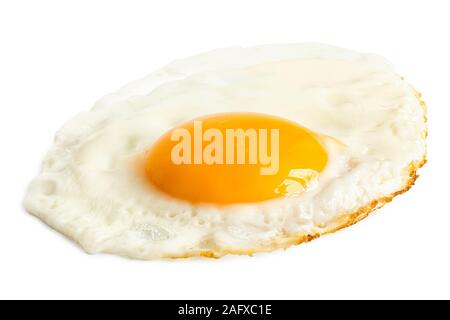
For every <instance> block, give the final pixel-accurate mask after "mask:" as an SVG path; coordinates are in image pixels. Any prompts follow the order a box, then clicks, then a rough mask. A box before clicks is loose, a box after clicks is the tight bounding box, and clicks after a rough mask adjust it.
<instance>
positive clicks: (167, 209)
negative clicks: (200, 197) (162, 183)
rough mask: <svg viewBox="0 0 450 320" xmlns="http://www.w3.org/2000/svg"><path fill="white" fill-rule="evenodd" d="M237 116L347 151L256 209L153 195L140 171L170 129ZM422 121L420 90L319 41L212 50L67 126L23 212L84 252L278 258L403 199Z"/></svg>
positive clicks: (369, 59)
mask: <svg viewBox="0 0 450 320" xmlns="http://www.w3.org/2000/svg"><path fill="white" fill-rule="evenodd" d="M231 111H233V112H235V111H246V112H260V113H267V114H273V115H276V116H280V117H283V118H286V119H289V120H292V121H296V122H298V123H300V124H301V125H303V126H305V127H307V128H309V129H310V130H313V131H315V132H317V133H319V134H322V135H326V136H329V137H332V138H334V139H336V140H337V141H339V142H340V143H332V142H330V143H329V144H328V145H327V150H328V152H329V154H330V165H329V166H328V168H327V169H326V171H325V172H324V174H323V175H322V177H321V179H320V181H319V184H318V186H317V188H314V189H313V190H311V191H308V192H306V193H305V194H302V195H301V196H296V197H290V198H285V199H277V200H272V201H267V202H261V203H256V204H241V205H233V206H226V207H219V206H213V205H208V206H206V205H192V204H189V203H186V202H183V201H178V200H176V199H172V198H170V197H167V196H165V195H162V194H161V193H160V192H158V191H157V190H153V189H151V188H149V187H148V184H146V183H144V181H142V177H140V176H139V175H138V174H137V173H136V170H134V167H133V165H132V163H133V160H134V159H135V158H136V157H138V156H139V155H142V154H143V153H145V151H146V150H148V148H150V147H151V145H152V142H154V141H155V140H156V139H157V138H158V137H159V136H161V135H162V133H164V132H166V131H167V130H168V129H170V128H172V127H174V126H176V125H177V124H179V123H181V122H184V121H186V120H190V119H193V118H195V117H198V116H202V115H205V114H212V113H221V112H231ZM424 112H425V111H424V109H423V108H422V106H421V102H420V100H419V99H418V98H417V94H416V92H415V90H414V89H413V88H412V87H411V86H410V85H409V84H407V83H406V82H405V81H404V80H403V79H402V78H401V77H400V76H398V75H397V74H396V73H395V72H394V71H393V68H392V67H391V66H390V64H389V63H387V62H386V61H385V60H384V59H383V58H380V57H378V56H375V55H368V54H360V53H356V52H353V51H349V50H345V49H340V48H335V47H331V46H326V45H319V44H300V45H274V46H260V47H253V48H231V49H221V50H216V51H213V52H209V53H205V54H201V55H198V56H194V57H191V58H187V59H184V60H179V61H176V62H174V63H171V64H169V65H168V66H166V67H164V68H163V69H161V70H159V71H156V72H154V73H152V74H150V75H149V76H148V77H146V78H144V79H141V80H138V81H135V82H133V83H131V84H129V85H127V86H125V87H124V88H122V89H120V90H119V91H117V92H116V93H113V94H110V95H108V96H106V97H104V98H102V99H101V100H100V101H98V102H97V103H96V105H95V106H94V108H93V109H92V110H91V111H89V112H84V113H82V114H80V115H78V116H77V117H75V118H74V119H72V120H71V121H70V122H69V123H67V124H66V125H65V126H64V127H63V128H62V129H61V130H60V131H59V132H58V133H57V135H56V139H55V144H54V146H53V147H52V149H51V150H50V151H49V153H48V155H47V156H46V158H45V160H44V163H43V168H42V172H41V173H40V174H39V176H38V177H37V178H36V179H35V180H34V181H33V182H32V184H31V185H30V188H29V191H28V193H27V196H26V199H25V207H26V209H27V210H28V211H29V212H30V213H32V214H34V215H36V216H37V217H39V218H41V219H42V220H43V221H45V222H46V223H47V224H49V225H50V226H52V227H53V228H55V229H57V230H59V231H60V232H62V233H64V234H66V235H67V236H69V237H71V238H72V239H74V240H75V241H76V242H78V243H79V244H80V245H81V246H82V247H83V248H84V249H85V250H86V251H87V252H90V253H95V252H108V253H114V254H118V255H123V256H128V257H132V258H140V259H154V258H162V257H171V258H173V257H189V256H196V255H203V256H214V257H220V256H223V255H225V254H228V253H237V254H240V253H243V254H251V253H254V252H260V251H271V250H273V249H276V248H280V247H287V246H289V245H292V244H294V243H300V242H303V241H308V240H310V239H312V238H314V237H316V236H318V235H320V234H323V233H326V232H329V231H332V230H335V229H338V228H341V227H343V226H346V225H348V224H350V223H352V221H351V217H356V216H355V214H356V213H358V212H360V211H361V210H362V208H369V211H370V210H371V209H373V208H375V207H376V206H377V201H378V200H379V199H387V198H389V197H392V195H395V194H396V193H397V192H399V191H402V190H404V189H405V188H406V187H407V186H408V184H409V183H410V182H411V166H414V165H416V166H418V165H419V164H420V163H421V162H422V161H423V159H424V155H425V135H426V127H425V122H424V116H425V114H424ZM330 141H332V140H330ZM343 145H344V146H345V147H343ZM364 210H366V211H367V209H364Z"/></svg>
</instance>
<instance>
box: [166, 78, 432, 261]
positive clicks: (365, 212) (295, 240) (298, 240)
mask: <svg viewBox="0 0 450 320" xmlns="http://www.w3.org/2000/svg"><path fill="white" fill-rule="evenodd" d="M402 79H403V78H402ZM415 93H416V97H417V99H418V100H419V102H420V106H421V107H422V109H423V111H424V122H425V129H424V131H423V132H422V138H423V139H424V140H425V139H426V138H427V136H428V128H427V106H426V105H425V102H424V101H423V100H422V94H421V93H420V92H419V91H417V90H415ZM425 163H427V158H426V150H425V153H424V155H423V158H422V160H420V161H413V162H411V163H410V164H409V168H408V170H409V178H408V180H407V181H406V183H405V185H404V186H403V188H402V189H400V190H399V191H396V192H394V193H392V194H390V195H388V196H384V197H381V198H379V199H376V200H373V201H372V202H370V203H369V204H367V205H365V206H363V207H361V208H360V209H358V210H356V211H353V212H349V213H346V214H343V215H341V217H340V218H338V219H337V221H335V222H333V226H332V227H331V228H329V229H325V230H323V231H322V232H317V233H314V234H302V235H301V236H288V237H286V238H285V239H283V240H281V241H277V242H274V243H272V244H271V245H266V246H261V247H257V248H254V249H245V250H241V249H224V250H216V251H214V250H203V251H199V252H194V253H191V254H186V255H182V256H168V257H165V258H169V259H184V258H192V257H204V258H213V259H219V258H221V257H224V256H226V255H230V254H234V255H247V256H253V254H255V253H264V252H272V251H275V250H279V249H287V248H289V247H291V246H294V245H299V244H302V243H307V242H310V241H312V240H314V239H317V238H319V237H320V236H322V235H326V234H330V233H334V232H336V231H339V230H341V229H344V228H347V227H350V226H352V225H354V224H356V223H357V222H359V221H361V220H363V219H364V218H366V217H368V216H369V214H370V213H372V212H374V211H375V210H376V209H379V208H381V207H383V206H384V205H385V204H387V203H389V202H391V201H392V200H393V199H394V198H395V197H396V196H398V195H400V194H402V193H405V192H407V191H408V190H409V189H411V187H412V186H413V185H414V183H415V181H416V180H417V178H418V177H419V175H418V174H417V171H418V170H419V169H420V168H421V167H423V166H424V165H425Z"/></svg>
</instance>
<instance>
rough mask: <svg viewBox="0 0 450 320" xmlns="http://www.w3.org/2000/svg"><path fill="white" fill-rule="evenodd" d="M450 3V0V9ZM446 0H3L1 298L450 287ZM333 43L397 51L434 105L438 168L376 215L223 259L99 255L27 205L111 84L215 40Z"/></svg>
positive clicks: (412, 291)
mask: <svg viewBox="0 0 450 320" xmlns="http://www.w3.org/2000/svg"><path fill="white" fill-rule="evenodd" d="M446 6H447V7H446ZM448 12H449V8H448V4H447V1H431V0H428V1H391V0H390V1H381V0H377V1H343V0H341V1H317V0H316V1H307V2H306V1H305V2H302V1H282V0H276V1H263V0H259V1H243V0H239V1H231V0H226V1H220V2H219V1H212V0H209V1H193V0H190V1H170V0H163V1H133V0H125V1H113V0H108V1H94V0H89V1H83V0H78V1H61V0H57V1H49V0H41V1H22V0H16V1H8V0H5V1H1V3H0V106H1V109H0V115H1V117H0V121H1V122H0V123H1V126H0V130H1V132H0V133H1V149H0V150H1V155H0V159H1V160H0V161H1V166H0V168H1V176H0V188H1V189H0V191H1V193H0V194H1V195H0V199H1V201H0V206H1V213H0V217H1V221H0V298H148V299H168V298H179V299H204V298H210V299H216V298H235V299H241V298H242V299H244V298H245V299H259V298H265V299H285V298H286V299H291V298H292V299H299V298H450V250H449V245H450V212H449V191H448V190H449V182H450V179H449V178H450V177H449V174H448V170H449V151H448V147H449V143H448V138H449V136H450V135H449V133H450V132H449V131H450V122H449V120H448V117H449V115H450V112H449V108H450V105H449V102H450V88H449V75H450V70H449V65H450V48H449V44H448V38H449V35H448V32H449V30H450V22H449V21H450V19H449V18H448ZM304 41H318V42H324V43H329V44H334V45H338V46H342V47H347V48H351V49H355V50H358V51H367V52H375V53H379V54H382V55H384V56H385V57H387V58H388V59H389V60H391V61H392V62H393V63H394V64H395V65H396V66H397V70H398V72H399V73H401V74H402V75H404V76H405V77H406V78H407V79H408V81H409V82H411V83H412V84H413V85H414V86H415V87H416V88H418V89H419V90H420V91H421V92H422V93H423V94H424V99H425V101H426V103H427V104H428V107H429V127H430V136H429V156H428V158H429V163H428V164H427V165H426V167H425V168H424V169H423V170H421V177H420V178H419V180H418V181H417V184H416V186H415V187H414V188H413V189H412V190H411V191H410V192H408V193H407V194H405V195H402V196H400V197H398V198H397V199H396V200H395V201H394V202H393V203H391V204H389V205H387V206H386V207H385V208H383V209H381V210H379V211H378V212H377V213H376V214H374V215H373V216H371V217H370V218H368V219H366V220H364V221H362V222H361V223H359V224H357V225H356V226H353V227H351V228H348V229H345V230H343V231H340V232H338V233H336V234H333V235H329V236H325V237H323V238H321V239H319V240H316V241H314V242H312V243H309V244H306V245H302V246H299V247H295V248H291V249H289V250H287V251H280V252H276V253H272V254H262V255H257V256H255V257H253V258H249V257H227V258H225V259H221V260H217V261H216V260H202V259H192V260H183V261H150V262H142V261H131V260H126V259H123V258H117V257H113V256H106V255H97V256H89V255H87V254H85V253H84V252H82V251H81V250H80V249H79V248H78V247H77V246H75V245H74V244H72V243H71V242H70V241H68V240H66V239H65V238H64V237H62V236H60V235H59V234H58V233H56V232H54V231H52V230H50V229H49V228H47V227H46V226H45V225H44V224H43V223H41V222H40V221H39V220H37V219H35V218H33V217H32V216H30V215H28V214H26V213H25V212H24V210H23V208H22V205H21V202H22V200H23V197H24V193H25V190H26V186H27V184H28V183H29V181H30V180H31V179H32V178H33V177H34V176H35V175H36V174H37V173H38V171H39V164H40V161H41V160H42V157H43V156H44V154H45V152H46V151H47V149H48V148H49V147H50V146H51V143H52V137H53V134H54V132H55V131H56V130H57V129H58V128H59V127H60V126H61V125H62V124H63V123H64V122H65V121H66V120H68V119H69V118H70V117H72V116H74V115H75V114H77V113H78V112H79V111H82V110H86V109H88V108H90V106H91V105H93V103H94V102H95V101H96V100H97V99H98V98H100V97H101V96H102V95H104V94H106V93H109V92H111V91H114V90H115V89H117V88H119V87H120V86H122V85H124V84H126V83H127V82H129V81H131V80H134V79H136V78H139V77H142V76H145V75H146V74H147V73H149V72H150V71H152V70H154V69H156V68H158V67H161V66H163V65H164V64H166V63H168V62H170V61H171V60H173V59H175V58H182V57H185V56H189V55H192V54H195V53H199V52H202V51H205V50H210V49H215V48H219V47H226V46H234V45H243V46H248V45H256V44H267V43H290V42H304Z"/></svg>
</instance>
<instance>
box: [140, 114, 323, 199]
mask: <svg viewBox="0 0 450 320" xmlns="http://www.w3.org/2000/svg"><path fill="white" fill-rule="evenodd" d="M327 161H328V155H327V152H326V151H325V149H324V148H323V146H322V145H321V143H320V142H319V140H318V137H317V136H316V135H315V134H314V133H312V132H311V131H309V130H307V129H306V128H304V127H302V126H300V125H298V124H296V123H294V122H291V121H288V120H285V119H282V118H278V117H274V116H269V115H264V114H257V113H223V114H216V115H209V116H205V117H202V118H198V119H195V120H192V121H190V122H187V123H184V124H182V125H180V126H179V127H176V128H174V129H172V130H171V131H169V132H167V133H166V134H164V135H163V136H162V137H160V138H159V139H158V140H157V141H156V142H155V143H154V144H153V145H152V147H151V149H150V150H149V152H148V154H147V155H146V159H145V172H146V178H147V179H148V180H149V181H150V182H151V183H152V184H153V186H155V187H156V188H157V189H159V190H160V191H162V192H164V193H166V194H168V195H170V196H172V197H175V198H178V199H182V200H186V201H189V202H191V203H208V204H219V205H226V204H235V203H251V202H259V201H264V200H269V199H273V198H277V197H283V196H289V195H294V194H299V193H301V192H303V191H305V190H306V189H307V188H308V186H309V185H310V183H311V182H312V181H314V180H316V179H317V177H318V175H319V173H320V172H321V171H323V169H324V168H325V166H326V164H327Z"/></svg>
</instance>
